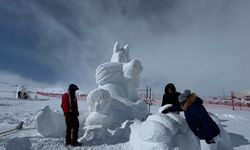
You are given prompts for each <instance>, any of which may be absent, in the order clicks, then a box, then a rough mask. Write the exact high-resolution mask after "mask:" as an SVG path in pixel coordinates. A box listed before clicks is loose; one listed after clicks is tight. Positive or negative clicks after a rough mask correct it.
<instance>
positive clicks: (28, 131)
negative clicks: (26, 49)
mask: <svg viewBox="0 0 250 150" xmlns="http://www.w3.org/2000/svg"><path fill="white" fill-rule="evenodd" d="M60 104H61V101H60V100H58V99H55V100H48V101H20V100H15V99H13V100H11V99H4V98H0V110H1V113H0V127H1V128H0V130H1V131H4V130H5V129H9V128H12V127H14V126H15V125H17V124H18V123H19V122H21V121H24V129H23V130H21V131H18V132H14V133H12V134H9V135H5V136H0V149H1V150H6V149H7V150H11V148H12V149H16V147H19V148H20V150H24V149H47V150H53V149H62V150H63V149H68V148H66V147H65V146H64V138H48V137H46V138H45V137H42V136H41V135H40V134H39V133H38V132H37V130H36V129H35V119H36V116H37V114H38V113H39V111H40V110H41V108H44V107H45V106H47V105H49V107H50V109H51V110H59V111H61V108H60ZM79 108H80V117H79V119H80V126H81V127H82V128H84V120H85V118H86V115H87V114H88V104H87V102H85V101H79ZM159 108H160V106H152V109H151V110H153V114H154V115H155V114H157V113H158V109H159ZM208 111H210V112H212V113H213V114H215V116H216V117H218V119H219V122H220V123H221V125H222V127H223V128H224V129H225V130H226V131H227V132H228V133H229V137H230V138H231V146H232V149H235V150H249V149H250V142H249V141H250V132H249V131H250V126H249V122H250V117H249V115H250V112H249V111H233V110H230V109H208ZM169 115H170V116H171V115H175V114H169ZM181 116H182V114H181ZM232 116H233V117H232ZM172 118H174V117H172ZM175 119H177V120H178V118H175ZM183 121H185V120H183ZM139 123H140V121H139V120H137V121H131V122H128V123H127V126H129V125H131V126H132V125H133V126H136V124H137V125H139ZM125 125H126V124H123V126H121V127H120V129H121V130H120V132H122V131H124V132H126V133H130V130H128V131H125V130H122V128H126V129H128V128H127V127H125ZM132 129H134V128H132ZM182 129H183V130H184V131H183V132H185V128H182ZM117 131H118V130H117ZM146 131H147V130H146ZM131 132H132V131H131ZM111 133H112V132H110V134H111ZM81 134H83V133H82V132H81V133H79V135H81ZM116 134H117V136H116V137H113V138H111V140H112V141H108V140H109V139H108V138H107V139H105V140H103V141H99V144H95V143H93V142H92V143H91V142H90V143H88V142H86V143H84V145H83V146H82V147H79V148H69V149H81V150H87V149H93V150H104V149H105V150H126V149H133V147H132V144H131V142H129V140H131V138H130V137H129V139H127V140H124V139H122V140H120V139H119V137H120V136H119V133H118V132H116ZM121 134H123V133H121ZM111 135H112V134H111ZM129 135H131V134H129ZM82 136H83V135H82ZM79 137H81V136H79ZM111 137H112V136H111ZM136 138H138V136H136ZM188 140H191V143H192V138H190V137H186V139H179V140H178V141H179V142H180V143H181V144H182V145H185V143H186V145H189V144H190V142H189V141H188ZM203 142H204V141H203ZM100 143H102V144H100ZM13 145H15V148H14V147H13ZM148 145H149V146H152V145H153V143H152V142H151V143H150V142H148ZM202 145H203V144H202ZM140 146H143V145H140ZM145 147H146V144H145Z"/></svg>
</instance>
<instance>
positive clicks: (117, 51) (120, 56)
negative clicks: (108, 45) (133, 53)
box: [111, 42, 130, 63]
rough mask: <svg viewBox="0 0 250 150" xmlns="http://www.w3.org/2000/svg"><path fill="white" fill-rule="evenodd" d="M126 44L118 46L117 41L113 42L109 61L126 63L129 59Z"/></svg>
mask: <svg viewBox="0 0 250 150" xmlns="http://www.w3.org/2000/svg"><path fill="white" fill-rule="evenodd" d="M127 48H128V45H125V46H124V47H122V48H120V47H119V44H118V42H116V43H115V45H114V48H113V55H112V57H111V62H119V63H127V62H129V61H130V57H129V51H128V49H127Z"/></svg>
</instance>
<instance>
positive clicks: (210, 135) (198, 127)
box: [179, 89, 220, 144]
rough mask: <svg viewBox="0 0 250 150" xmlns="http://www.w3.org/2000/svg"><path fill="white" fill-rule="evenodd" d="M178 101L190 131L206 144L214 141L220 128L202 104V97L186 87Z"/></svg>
mask: <svg viewBox="0 0 250 150" xmlns="http://www.w3.org/2000/svg"><path fill="white" fill-rule="evenodd" d="M179 101H180V103H181V107H182V109H183V111H184V114H185V118H186V121H187V124H188V125H189V127H190V129H191V130H192V132H193V133H194V134H195V135H196V136H197V137H199V139H201V140H205V141H206V143H207V144H211V143H215V141H214V138H215V137H216V136H218V135H219V134H220V129H219V127H218V126H217V124H216V123H215V122H214V121H213V119H212V118H211V117H210V116H209V114H208V112H207V111H206V109H205V108H204V106H203V105H202V104H203V101H202V99H201V98H199V97H198V96H196V94H194V93H191V91H190V90H188V89H187V90H185V91H184V93H182V94H181V95H180V96H179Z"/></svg>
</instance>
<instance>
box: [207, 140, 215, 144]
mask: <svg viewBox="0 0 250 150" xmlns="http://www.w3.org/2000/svg"><path fill="white" fill-rule="evenodd" d="M205 141H206V143H207V144H214V143H215V141H214V139H209V140H208V139H205Z"/></svg>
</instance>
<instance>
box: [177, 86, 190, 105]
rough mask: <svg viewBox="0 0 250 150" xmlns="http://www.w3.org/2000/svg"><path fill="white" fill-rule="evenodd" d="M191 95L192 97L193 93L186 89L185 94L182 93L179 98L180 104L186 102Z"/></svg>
mask: <svg viewBox="0 0 250 150" xmlns="http://www.w3.org/2000/svg"><path fill="white" fill-rule="evenodd" d="M190 95H191V91H190V90H189V89H186V90H185V91H184V93H181V95H180V96H179V97H178V99H179V102H180V103H183V102H185V101H186V100H187V98H188V97H189V96H190Z"/></svg>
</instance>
